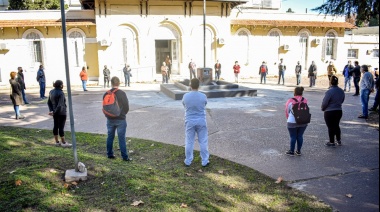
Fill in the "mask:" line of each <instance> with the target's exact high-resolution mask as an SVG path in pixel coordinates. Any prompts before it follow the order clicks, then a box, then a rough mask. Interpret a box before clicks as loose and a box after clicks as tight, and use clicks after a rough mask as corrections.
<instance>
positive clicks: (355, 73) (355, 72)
mask: <svg viewBox="0 0 380 212" xmlns="http://www.w3.org/2000/svg"><path fill="white" fill-rule="evenodd" d="M352 76H354V77H360V76H361V73H360V66H359V65H358V66H355V68H354V69H353V70H352Z"/></svg>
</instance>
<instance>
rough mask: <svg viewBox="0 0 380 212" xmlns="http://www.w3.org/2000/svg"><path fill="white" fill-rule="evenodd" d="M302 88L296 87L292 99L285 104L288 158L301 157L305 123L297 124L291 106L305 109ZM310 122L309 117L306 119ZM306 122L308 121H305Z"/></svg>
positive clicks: (305, 103)
mask: <svg viewBox="0 0 380 212" xmlns="http://www.w3.org/2000/svg"><path fill="white" fill-rule="evenodd" d="M303 90H304V88H303V87H296V88H295V89H294V97H293V98H290V99H289V100H288V101H287V102H286V104H285V114H286V118H287V127H288V131H289V136H290V149H289V150H288V151H287V152H286V153H285V154H286V155H289V156H294V155H298V156H301V148H302V144H303V134H304V132H305V130H306V127H307V123H302V122H301V123H297V119H296V118H295V115H294V110H295V109H294V108H295V107H293V106H298V105H299V106H300V107H301V106H302V107H305V106H306V107H307V99H305V98H304V97H302V94H303ZM307 111H308V109H307ZM307 119H308V120H309V121H310V117H308V118H307ZM306 122H308V121H306ZM296 144H297V150H296V151H294V150H295V147H296Z"/></svg>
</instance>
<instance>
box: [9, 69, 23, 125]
mask: <svg viewBox="0 0 380 212" xmlns="http://www.w3.org/2000/svg"><path fill="white" fill-rule="evenodd" d="M16 75H17V73H16V72H15V71H12V72H11V73H10V77H11V79H9V84H10V85H11V90H10V95H9V96H10V98H11V100H12V104H13V109H14V110H15V113H16V119H24V118H25V117H24V116H22V115H21V114H20V105H22V91H21V85H20V83H19V82H18V81H17V80H16Z"/></svg>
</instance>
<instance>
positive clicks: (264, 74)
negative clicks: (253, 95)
mask: <svg viewBox="0 0 380 212" xmlns="http://www.w3.org/2000/svg"><path fill="white" fill-rule="evenodd" d="M267 74H268V66H267V65H266V63H265V61H263V62H262V63H261V66H260V69H259V75H261V77H260V84H262V83H263V79H264V84H267Z"/></svg>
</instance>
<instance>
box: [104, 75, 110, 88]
mask: <svg viewBox="0 0 380 212" xmlns="http://www.w3.org/2000/svg"><path fill="white" fill-rule="evenodd" d="M106 84H107V88H109V87H110V78H109V77H104V87H106Z"/></svg>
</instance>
